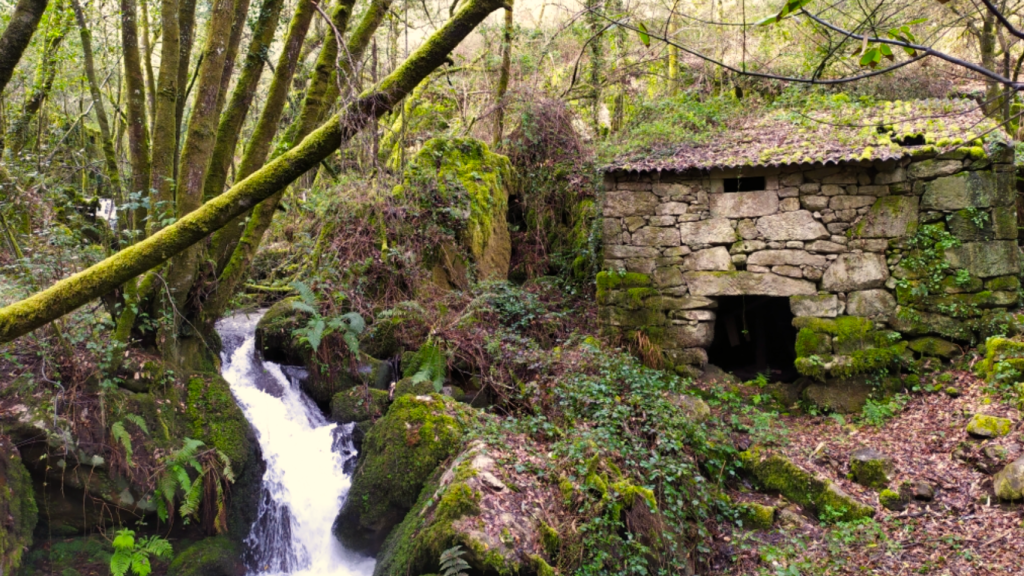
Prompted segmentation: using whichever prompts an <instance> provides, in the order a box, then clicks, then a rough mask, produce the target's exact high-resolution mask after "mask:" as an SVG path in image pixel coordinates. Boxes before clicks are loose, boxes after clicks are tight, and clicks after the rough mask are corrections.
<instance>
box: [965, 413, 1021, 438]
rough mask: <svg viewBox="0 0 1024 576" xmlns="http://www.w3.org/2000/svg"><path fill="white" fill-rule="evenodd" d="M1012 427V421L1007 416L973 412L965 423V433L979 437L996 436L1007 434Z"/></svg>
mask: <svg viewBox="0 0 1024 576" xmlns="http://www.w3.org/2000/svg"><path fill="white" fill-rule="evenodd" d="M1012 427H1013V421H1012V420H1010V419H1009V418H1000V417H998V416H989V415H988V414H975V415H974V417H972V418H971V421H970V422H968V423H967V433H968V434H971V435H972V436H979V437H981V438H997V437H999V436H1006V435H1007V434H1009V433H1010V429H1011V428H1012Z"/></svg>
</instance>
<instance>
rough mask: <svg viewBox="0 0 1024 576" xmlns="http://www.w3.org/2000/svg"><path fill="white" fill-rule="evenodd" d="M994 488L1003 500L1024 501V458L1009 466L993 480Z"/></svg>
mask: <svg viewBox="0 0 1024 576" xmlns="http://www.w3.org/2000/svg"><path fill="white" fill-rule="evenodd" d="M992 488H993V489H994V490H995V493H996V496H997V497H998V498H1000V499H1002V500H1021V499H1024V458H1018V459H1017V460H1016V461H1014V462H1011V463H1010V464H1007V465H1006V467H1005V468H1003V469H1002V470H1000V471H999V472H997V473H996V475H995V476H994V477H993V478H992Z"/></svg>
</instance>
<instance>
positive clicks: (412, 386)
mask: <svg viewBox="0 0 1024 576" xmlns="http://www.w3.org/2000/svg"><path fill="white" fill-rule="evenodd" d="M435 392H437V390H434V384H433V382H431V381H430V380H420V381H419V382H417V381H416V380H415V379H413V378H411V377H410V378H402V379H401V380H399V381H398V382H396V383H395V398H398V397H399V396H409V395H413V396H424V395H427V394H434V393H435Z"/></svg>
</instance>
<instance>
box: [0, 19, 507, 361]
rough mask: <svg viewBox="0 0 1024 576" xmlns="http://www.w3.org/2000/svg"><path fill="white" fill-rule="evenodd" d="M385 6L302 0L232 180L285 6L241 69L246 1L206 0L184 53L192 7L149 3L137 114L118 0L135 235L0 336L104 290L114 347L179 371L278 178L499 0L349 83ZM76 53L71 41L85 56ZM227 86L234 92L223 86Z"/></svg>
mask: <svg viewBox="0 0 1024 576" xmlns="http://www.w3.org/2000/svg"><path fill="white" fill-rule="evenodd" d="M71 2H72V5H73V8H74V9H75V10H74V11H75V13H76V16H77V21H78V24H79V26H80V28H81V31H82V32H81V33H82V36H83V39H86V38H87V36H88V30H87V25H86V23H85V21H84V17H83V14H82V11H81V9H80V7H79V6H78V4H77V0H71ZM22 3H26V2H25V1H23V2H22ZM390 3H391V0H370V3H369V5H368V6H366V7H365V8H364V9H363V10H362V11H361V13H360V14H361V16H360V18H359V19H358V22H356V23H355V24H354V26H350V19H351V18H350V16H351V15H352V14H353V9H354V7H355V0H335V1H334V4H333V5H332V6H331V7H330V8H329V9H324V8H323V7H322V6H321V5H319V4H317V3H315V2H314V1H313V0H299V2H298V6H297V8H296V10H295V12H294V13H293V15H292V17H291V21H290V23H289V25H288V28H287V31H286V33H285V36H284V38H283V39H282V40H281V45H282V52H281V55H280V57H279V59H278V62H277V65H276V66H275V67H274V68H273V75H272V78H271V81H270V87H269V90H268V93H267V96H266V100H265V103H264V105H263V108H262V110H260V111H259V115H258V117H257V119H256V123H255V130H254V133H253V134H252V136H251V137H249V138H248V139H247V141H246V142H245V144H244V147H243V151H242V154H241V161H240V162H239V163H238V167H237V170H236V171H235V174H234V179H233V183H232V184H231V185H230V186H229V185H228V176H229V167H230V166H231V164H232V159H233V158H234V155H235V150H236V148H237V147H238V146H239V139H240V134H241V130H242V125H243V122H244V120H245V118H246V116H247V115H248V114H250V113H254V114H255V113H256V112H255V111H254V110H251V108H252V105H253V95H254V93H255V92H256V86H257V83H258V82H259V79H260V75H261V73H262V71H263V69H264V62H265V54H266V53H267V51H268V49H269V48H270V46H271V44H272V43H274V42H275V38H274V35H275V30H276V23H277V21H278V18H279V15H280V13H281V10H282V6H283V4H284V0H263V3H262V5H261V6H260V9H259V17H258V19H257V20H256V23H255V26H254V29H253V33H252V39H251V41H250V44H249V47H248V50H247V54H246V55H245V57H244V58H243V60H242V63H241V66H236V65H235V59H236V58H237V55H238V52H239V45H240V43H241V36H242V34H241V28H242V26H243V25H244V23H245V16H246V13H247V12H248V8H249V7H248V0H213V3H212V6H211V12H210V16H209V21H208V23H207V30H206V34H205V35H204V37H205V44H204V45H203V46H202V47H201V48H200V49H199V50H198V52H197V54H196V55H193V47H192V45H191V44H192V38H193V37H194V34H193V28H194V26H195V23H196V9H195V8H196V7H195V0H161V2H160V30H161V47H160V67H159V71H158V73H157V74H156V79H155V82H154V83H155V93H154V96H155V99H154V100H155V101H154V103H153V105H152V110H153V113H152V118H151V119H149V118H147V114H146V111H147V102H146V97H145V95H146V94H147V90H146V87H145V75H144V73H143V65H142V58H141V56H140V51H139V38H138V28H137V22H136V19H137V13H136V4H135V0H120V8H121V42H122V50H123V52H122V56H123V63H124V78H125V85H126V93H127V102H126V103H125V104H126V105H125V109H126V111H125V114H126V116H127V123H128V126H127V135H128V156H129V164H130V176H129V177H127V178H125V179H124V180H125V181H124V182H123V183H122V184H121V186H122V187H123V188H124V194H125V197H126V198H129V199H131V200H132V202H129V203H127V204H126V205H128V206H131V209H130V210H128V211H126V214H125V217H124V218H122V222H123V227H124V228H126V229H127V230H130V231H131V234H130V237H131V240H130V243H129V245H127V246H126V247H124V248H123V249H121V250H120V251H119V252H117V253H115V254H114V255H112V256H110V257H109V258H107V259H106V260H103V261H102V262H99V263H97V264H96V265H94V266H92V267H90V268H88V269H86V270H84V271H82V272H79V273H78V274H75V275H73V276H71V277H69V278H66V279H64V280H61V281H59V282H57V283H56V284H54V285H52V286H50V287H49V288H47V289H45V290H43V291H41V292H39V293H37V294H34V295H33V296H31V297H29V298H26V299H25V300H22V301H20V302H16V303H14V304H11V305H9V306H7V307H6V308H3V309H0V342H7V341H10V340H13V339H14V338H17V337H18V336H21V335H23V334H26V333H27V332H30V331H32V330H34V329H36V328H39V327H41V326H43V325H45V324H47V323H48V322H51V321H53V320H55V319H57V318H59V317H61V316H62V315H64V314H67V313H68V312H70V311H72V310H75V309H76V308H78V307H80V306H82V305H84V304H86V303H87V302H89V301H91V300H94V299H97V298H103V299H104V300H105V301H108V302H113V303H114V304H113V306H111V313H112V315H113V317H114V318H115V323H116V328H115V330H114V337H115V339H116V340H117V341H118V342H119V343H120V344H121V345H122V346H124V345H127V344H128V343H129V342H132V341H142V342H145V343H147V344H149V345H152V346H156V347H158V348H159V349H160V350H162V351H163V353H164V354H165V356H167V357H168V359H173V360H176V361H177V362H179V363H182V364H183V365H188V361H189V358H188V357H189V356H190V352H192V351H196V350H198V347H199V346H201V345H202V342H203V341H204V340H203V336H204V335H206V334H208V333H209V332H210V330H211V329H212V326H213V323H214V322H215V321H216V320H217V319H218V317H219V316H220V315H221V314H223V313H224V311H225V309H226V308H227V306H228V304H229V301H230V299H231V297H232V295H233V294H234V292H235V290H237V289H238V287H239V286H240V284H241V282H242V280H243V279H244V278H245V276H246V274H247V272H248V268H249V265H250V263H251V262H252V259H253V256H254V255H255V253H256V249H257V248H258V246H259V244H260V242H261V240H262V238H263V236H264V233H265V232H266V230H267V229H268V227H269V225H270V223H271V221H272V219H273V217H274V213H275V211H276V208H277V206H278V202H279V201H280V199H281V196H282V194H284V192H285V190H286V189H287V187H288V186H289V185H290V184H291V183H292V182H293V181H295V180H296V179H297V178H298V177H300V176H301V175H303V174H304V173H306V172H308V171H310V170H311V169H313V168H315V167H316V166H317V165H318V164H319V163H320V162H321V161H322V160H324V159H325V158H326V157H327V156H328V155H329V154H331V153H332V152H334V151H335V150H337V149H338V148H339V147H340V146H341V145H343V144H344V143H345V142H347V141H349V140H350V139H351V138H352V137H353V136H354V135H355V134H356V133H357V132H358V131H359V130H360V129H362V128H363V127H364V126H366V125H367V124H368V123H371V122H376V120H377V119H378V118H379V117H380V116H382V115H384V114H386V113H388V112H390V111H391V110H392V109H393V108H394V107H395V106H396V105H397V104H398V103H399V102H400V101H401V100H402V99H403V98H404V97H405V96H406V95H407V94H408V93H410V92H411V91H412V90H413V89H414V88H415V87H416V86H417V85H418V84H419V83H420V82H421V81H422V80H423V79H424V78H426V77H427V76H428V75H429V74H431V73H432V72H433V71H434V70H436V69H437V68H439V67H440V66H442V65H443V64H444V63H445V62H446V61H447V60H448V58H449V54H450V53H451V52H452V50H454V49H455V47H456V46H457V45H458V44H459V43H460V42H461V41H462V40H463V39H464V38H465V37H466V36H467V35H468V34H469V33H470V32H471V31H472V30H473V29H474V28H475V27H476V26H477V25H479V24H480V23H481V22H482V21H483V20H484V19H485V18H486V17H487V16H488V15H489V14H490V13H492V12H493V11H495V10H497V9H498V8H501V7H507V8H510V4H508V3H506V2H503V1H502V0H463V1H462V2H461V3H459V5H458V6H457V9H454V10H453V12H452V15H451V18H450V19H449V20H448V21H447V22H445V23H444V24H443V25H442V26H441V27H440V28H439V29H438V30H437V31H436V32H434V33H433V34H432V35H431V36H430V37H429V38H427V39H426V40H425V42H424V43H423V45H422V46H421V47H420V48H419V49H417V50H415V51H414V52H413V53H412V54H410V55H409V57H408V58H407V59H406V60H405V62H403V63H402V64H401V65H399V66H398V67H397V68H396V69H394V70H393V71H392V72H391V73H390V74H389V75H387V76H386V77H384V78H383V79H382V80H380V81H379V82H377V83H376V84H375V85H373V86H372V87H370V88H368V89H366V90H362V91H360V89H359V80H360V79H361V77H362V76H361V75H360V68H361V63H362V61H363V55H364V53H365V51H366V49H367V46H368V45H369V43H370V41H371V38H372V37H373V34H374V31H375V30H376V29H377V27H378V26H379V25H380V23H381V22H382V20H383V19H384V17H385V15H386V13H387V12H388V10H389V9H390ZM317 15H319V16H320V17H323V18H325V19H327V20H328V33H327V37H326V38H325V39H324V41H323V43H322V45H321V47H320V52H319V54H318V57H317V61H316V65H315V68H314V70H313V73H312V76H311V79H310V81H309V83H308V87H307V90H306V93H305V96H304V98H303V100H302V102H301V106H300V107H299V112H298V114H297V116H296V118H295V119H294V121H293V122H292V123H291V124H290V125H289V126H288V127H287V128H286V129H285V130H284V132H283V133H282V134H280V135H279V134H278V126H279V125H280V124H281V120H282V115H283V113H284V110H285V105H286V102H287V97H288V91H289V89H290V87H291V85H292V79H293V76H294V75H295V73H296V67H297V62H298V61H299V57H298V56H299V54H300V51H301V50H302V48H303V44H304V41H305V40H306V36H307V33H308V31H309V29H310V24H311V21H312V19H313V18H314V17H317ZM88 46H89V45H88V42H83V47H84V48H85V49H86V50H88ZM86 56H87V57H86V58H85V59H84V60H85V65H86V68H87V70H86V72H87V74H86V76H87V77H88V79H89V82H90V87H91V88H92V87H93V86H94V85H95V72H94V71H92V72H90V71H89V70H88V68H90V67H91V66H92V63H91V61H92V57H91V54H87V55H86ZM192 59H194V60H195V61H196V62H197V63H198V70H197V71H196V73H195V77H194V82H195V86H194V87H193V88H192V92H191V93H192V94H193V96H192V102H191V113H190V115H189V116H188V120H187V123H186V122H185V120H184V114H183V111H184V109H185V107H184V106H183V104H184V97H185V95H184V88H185V85H186V80H188V69H189V62H190V61H191V60H192ZM236 69H237V70H236ZM236 72H237V77H236ZM232 81H233V82H234V89H233V90H231V91H230V93H228V92H229V91H228V87H229V86H230V84H231V83H232ZM91 92H93V97H94V98H95V99H96V101H95V102H94V106H96V107H98V108H99V109H102V104H103V103H102V102H101V101H100V100H99V94H98V90H91ZM102 137H104V138H109V136H108V135H106V134H104V135H103V136H102ZM275 142H276V143H275ZM107 144H109V142H107ZM115 168H116V167H115ZM114 173H115V174H116V169H114ZM145 317H149V318H154V317H165V318H167V319H168V320H167V321H165V322H162V323H157V327H155V328H147V327H148V326H151V325H152V324H151V323H144V322H142V321H141V320H142V319H143V318H145Z"/></svg>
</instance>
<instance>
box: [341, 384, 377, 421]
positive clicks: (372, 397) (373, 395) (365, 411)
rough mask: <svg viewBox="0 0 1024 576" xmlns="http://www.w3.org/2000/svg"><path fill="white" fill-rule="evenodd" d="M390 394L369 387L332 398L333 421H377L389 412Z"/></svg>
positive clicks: (347, 391) (342, 393)
mask: <svg viewBox="0 0 1024 576" xmlns="http://www.w3.org/2000/svg"><path fill="white" fill-rule="evenodd" d="M389 402H390V401H389V399H388V393H387V392H386V391H384V390H377V389H376V388H370V387H369V386H356V387H355V388H350V389H348V390H346V391H344V392H338V393H337V394H335V395H334V398H331V419H332V420H334V421H335V422H341V423H347V422H362V421H364V420H375V419H377V418H380V417H382V416H384V413H385V412H387V409H388V404H389Z"/></svg>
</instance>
